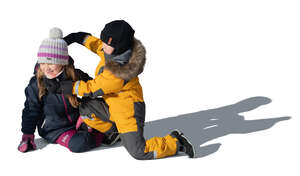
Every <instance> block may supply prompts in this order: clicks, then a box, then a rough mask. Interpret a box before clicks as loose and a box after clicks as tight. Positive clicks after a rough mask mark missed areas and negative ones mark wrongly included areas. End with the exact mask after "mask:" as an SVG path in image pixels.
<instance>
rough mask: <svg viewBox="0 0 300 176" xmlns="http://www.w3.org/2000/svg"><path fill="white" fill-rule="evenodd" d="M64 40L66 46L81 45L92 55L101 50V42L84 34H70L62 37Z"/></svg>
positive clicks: (88, 34)
mask: <svg viewBox="0 0 300 176" xmlns="http://www.w3.org/2000/svg"><path fill="white" fill-rule="evenodd" d="M64 40H65V41H66V42H67V44H68V45H70V44H72V43H74V42H76V43H78V44H81V45H83V46H85V47H86V48H88V49H89V50H91V51H92V52H94V53H98V52H100V51H101V49H102V41H101V40H100V39H98V38H96V37H94V36H92V35H91V34H90V33H86V32H77V33H71V34H69V35H67V36H66V37H64Z"/></svg>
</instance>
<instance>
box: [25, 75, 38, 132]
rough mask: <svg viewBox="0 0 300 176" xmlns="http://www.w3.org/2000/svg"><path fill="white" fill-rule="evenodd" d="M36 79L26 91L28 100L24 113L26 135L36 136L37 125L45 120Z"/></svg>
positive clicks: (32, 79)
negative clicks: (42, 119)
mask: <svg viewBox="0 0 300 176" xmlns="http://www.w3.org/2000/svg"><path fill="white" fill-rule="evenodd" d="M38 94H39V91H38V87H37V81H36V77H32V78H31V80H30V82H29V85H28V86H27V87H26V89H25V95H26V100H25V103H24V109H23V112H22V129H21V131H22V132H23V133H24V134H34V132H35V129H36V126H37V123H38V121H39V120H41V118H43V110H42V103H41V101H40V100H39V98H38Z"/></svg>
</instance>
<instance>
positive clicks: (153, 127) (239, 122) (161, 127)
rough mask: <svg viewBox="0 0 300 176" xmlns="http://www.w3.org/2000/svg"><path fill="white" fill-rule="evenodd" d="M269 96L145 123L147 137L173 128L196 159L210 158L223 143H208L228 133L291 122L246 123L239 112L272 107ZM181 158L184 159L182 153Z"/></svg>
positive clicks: (163, 133) (280, 118)
mask: <svg viewBox="0 0 300 176" xmlns="http://www.w3.org/2000/svg"><path fill="white" fill-rule="evenodd" d="M270 102H271V99H269V98H267V97H252V98H248V99H245V100H242V101H240V102H238V103H235V104H232V105H228V106H224V107H220V108H216V109H209V110H204V111H198V112H194V113H189V114H183V115H179V116H176V117H168V118H164V119H160V120H155V121H150V122H146V123H145V128H144V136H145V138H146V139H149V138H151V137H154V136H159V137H162V136H165V135H167V134H169V133H170V132H171V131H172V130H173V129H179V130H181V131H182V132H183V133H184V134H185V136H186V137H188V138H189V139H190V141H191V142H192V144H193V145H194V146H195V150H196V158H199V157H204V156H207V155H210V154H212V153H214V152H216V151H218V150H219V147H220V146H221V144H220V143H216V144H210V145H204V144H205V143H206V142H208V141H211V140H214V139H216V138H219V137H222V136H225V135H228V134H246V133H252V132H256V131H261V130H266V129H269V128H271V127H272V126H273V125H275V124H276V123H277V122H280V121H284V120H289V119H290V117H277V118H268V119H259V120H245V118H244V116H242V115H240V113H243V112H247V111H251V110H254V109H256V108H258V107H259V106H262V105H266V104H269V103H270ZM120 146H121V143H120V142H119V143H117V144H115V145H113V146H109V147H106V146H102V147H98V148H95V149H93V150H92V151H96V150H103V149H108V148H114V147H120ZM179 156H182V154H180V155H179Z"/></svg>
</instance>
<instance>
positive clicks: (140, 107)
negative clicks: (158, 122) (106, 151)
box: [114, 102, 179, 160]
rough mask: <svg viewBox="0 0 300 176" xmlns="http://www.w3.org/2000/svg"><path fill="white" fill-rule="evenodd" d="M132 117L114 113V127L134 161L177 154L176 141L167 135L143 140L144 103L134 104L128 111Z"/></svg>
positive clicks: (177, 144)
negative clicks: (115, 126)
mask: <svg viewBox="0 0 300 176" xmlns="http://www.w3.org/2000/svg"><path fill="white" fill-rule="evenodd" d="M128 112H129V113H127V114H128V115H129V114H132V115H133V116H131V117H128V116H125V115H124V113H116V115H117V117H114V119H115V120H116V125H117V128H118V131H119V132H120V133H121V141H122V142H123V145H124V146H125V148H126V149H127V151H128V152H129V153H130V155H131V156H133V157H134V158H136V159H140V160H145V159H155V158H163V157H167V156H172V155H175V154H176V153H177V150H178V148H179V147H178V146H179V143H178V140H177V139H176V138H175V137H172V136H170V135H167V136H165V137H153V138H151V139H149V140H145V138H144V134H143V132H144V121H145V103H144V102H136V103H134V105H133V108H132V109H131V110H130V109H129V110H128Z"/></svg>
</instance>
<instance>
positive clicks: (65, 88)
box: [56, 80, 73, 95]
mask: <svg viewBox="0 0 300 176" xmlns="http://www.w3.org/2000/svg"><path fill="white" fill-rule="evenodd" d="M72 91H73V81H71V80H69V81H60V82H59V88H58V89H57V91H56V93H58V94H64V95H72Z"/></svg>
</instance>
